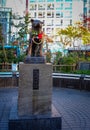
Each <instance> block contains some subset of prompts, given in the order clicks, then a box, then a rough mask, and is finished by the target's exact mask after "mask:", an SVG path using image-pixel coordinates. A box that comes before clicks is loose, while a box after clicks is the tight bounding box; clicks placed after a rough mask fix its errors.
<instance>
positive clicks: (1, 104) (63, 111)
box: [0, 87, 90, 130]
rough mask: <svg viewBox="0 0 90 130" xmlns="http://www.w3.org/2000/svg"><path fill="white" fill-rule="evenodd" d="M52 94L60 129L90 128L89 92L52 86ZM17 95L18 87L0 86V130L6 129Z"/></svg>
mask: <svg viewBox="0 0 90 130" xmlns="http://www.w3.org/2000/svg"><path fill="white" fill-rule="evenodd" d="M52 96H53V97H52V103H53V104H54V106H55V108H56V109H57V111H58V112H59V113H60V115H61V117H62V130H90V92H88V91H79V90H75V89H68V88H59V87H58V88H55V87H54V88H53V95H52ZM17 97H18V88H0V130H8V129H7V124H8V119H9V112H10V110H11V107H12V106H13V107H14V105H15V104H17V99H18V98H17ZM14 111H15V110H14Z"/></svg>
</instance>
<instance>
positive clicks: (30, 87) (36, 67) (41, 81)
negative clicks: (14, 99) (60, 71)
mask: <svg viewBox="0 0 90 130" xmlns="http://www.w3.org/2000/svg"><path fill="white" fill-rule="evenodd" d="M51 102H52V65H51V64H20V65H19V97H18V115H19V116H30V115H37V114H47V113H50V112H51Z"/></svg>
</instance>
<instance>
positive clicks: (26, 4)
mask: <svg viewBox="0 0 90 130" xmlns="http://www.w3.org/2000/svg"><path fill="white" fill-rule="evenodd" d="M27 14H28V0H26V15H27Z"/></svg>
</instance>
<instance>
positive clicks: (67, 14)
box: [64, 11, 72, 18]
mask: <svg viewBox="0 0 90 130" xmlns="http://www.w3.org/2000/svg"><path fill="white" fill-rule="evenodd" d="M64 17H65V18H72V11H65V13H64Z"/></svg>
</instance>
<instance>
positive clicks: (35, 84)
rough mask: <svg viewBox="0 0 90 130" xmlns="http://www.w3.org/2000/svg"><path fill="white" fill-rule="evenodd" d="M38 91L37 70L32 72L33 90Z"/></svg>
mask: <svg viewBox="0 0 90 130" xmlns="http://www.w3.org/2000/svg"><path fill="white" fill-rule="evenodd" d="M36 89H39V69H34V70H33V90H36Z"/></svg>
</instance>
